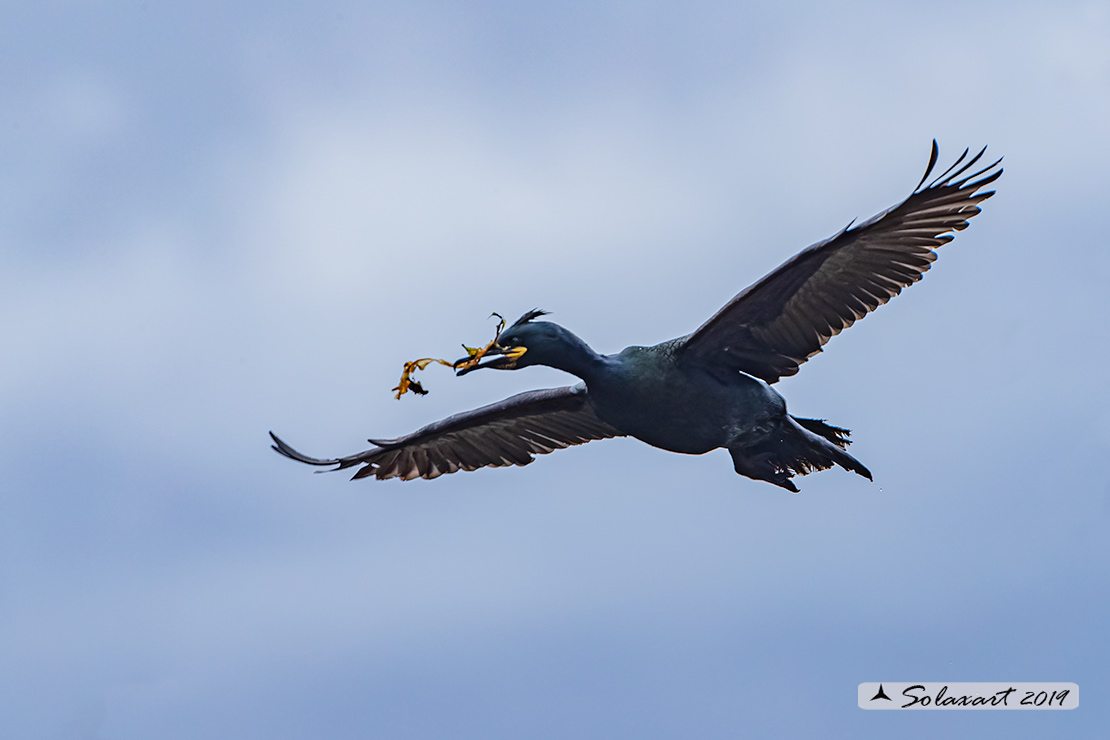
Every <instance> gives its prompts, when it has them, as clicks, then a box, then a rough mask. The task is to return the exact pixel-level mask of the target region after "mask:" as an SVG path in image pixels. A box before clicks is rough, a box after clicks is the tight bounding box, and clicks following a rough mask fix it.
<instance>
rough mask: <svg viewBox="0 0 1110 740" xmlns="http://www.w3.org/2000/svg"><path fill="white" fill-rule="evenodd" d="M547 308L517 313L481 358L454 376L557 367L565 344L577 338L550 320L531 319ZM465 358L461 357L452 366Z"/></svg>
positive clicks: (542, 313) (566, 346)
mask: <svg viewBox="0 0 1110 740" xmlns="http://www.w3.org/2000/svg"><path fill="white" fill-rule="evenodd" d="M546 313H547V311H541V310H539V309H535V310H533V311H529V312H528V313H526V314H524V315H523V316H521V317H520V318H519V319H517V320H516V321H515V322H513V324H512V326H510V327H509V328H508V329H505V331H503V332H501V334H500V335H498V337H497V342H496V344H494V345H493V346H492V347H490V348H489V350H487V351H486V353H485V357H488V358H490V359H488V360H483V361H482V362H480V363H478V364H477V365H472V366H470V367H464V368H461V369H459V370H458V371H457V374H458V375H466V374H467V373H469V372H471V371H472V370H479V369H482V368H492V369H494V370H518V369H520V368H522V367H528V366H529V365H550V366H552V367H558V366H559V365H560V358H561V357H563V356H564V355H565V353H566V351H567V348H568V345H569V344H571V343H573V342H574V341H578V340H577V337H574V335H573V334H571V333H570V332H569V331H567V330H566V329H564V328H563V327H561V326H559V325H558V324H553V323H551V322H550V321H534V319H536V318H538V317H540V316H543V315H544V314H546ZM467 359H469V358H465V357H464V358H462V359H461V360H459V361H458V362H456V363H455V365H456V366H458V365H460V364H462V363H464V362H465V361H466V360H467Z"/></svg>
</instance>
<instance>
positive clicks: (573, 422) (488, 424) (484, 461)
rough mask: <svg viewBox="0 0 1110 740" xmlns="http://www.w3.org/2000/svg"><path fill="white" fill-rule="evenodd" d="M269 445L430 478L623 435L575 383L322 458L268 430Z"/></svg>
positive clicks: (296, 455)
mask: <svg viewBox="0 0 1110 740" xmlns="http://www.w3.org/2000/svg"><path fill="white" fill-rule="evenodd" d="M270 436H271V437H273V440H274V444H273V448H274V449H275V450H276V451H278V452H280V453H281V454H282V455H285V456H286V457H288V458H291V459H293V460H297V461H298V462H303V463H307V464H309V465H335V466H336V467H335V468H334V470H342V469H344V468H350V467H354V466H356V465H362V466H364V467H363V468H361V469H360V470H359V471H358V472H357V473H355V475H354V478H367V477H369V476H371V475H373V476H376V477H377V478H378V479H385V478H401V479H402V480H412V479H413V478H429V479H430V478H437V477H439V476H441V475H443V474H444V473H454V472H455V471H457V470H477V469H478V468H482V467H504V466H506V465H527V464H528V463H530V462H532V460H533V459H534V458H533V455H546V454H547V453H549V452H552V451H553V450H558V449H562V448H564V447H570V446H572V445H580V444H584V443H586V442H590V441H592V440H595V439H606V438H609V437H621V436H624V435H623V434H622V433H621V432H620V431H618V430H617V429H615V428H613V427H611V426H609V425H608V424H606V423H605V422H603V421H602V420H601V419H599V418H598V417H597V414H595V413H594V408H593V404H592V403H591V402H590V398H589V393H588V392H587V391H586V389H585V387H584V386H582V385H577V386H567V387H564V388H551V389H548V390H540V391H528V392H527V393H521V394H518V395H516V396H512V397H510V398H506V399H505V400H504V401H499V402H498V403H493V404H490V405H489V406H483V407H481V408H478V409H474V410H473V411H465V412H463V413H461V414H455V415H454V416H449V417H447V418H446V419H444V420H442V421H437V422H435V423H433V424H429V425H428V426H426V427H424V428H423V429H420V430H418V431H416V432H413V433H412V434H409V435H406V436H404V437H399V438H397V439H391V440H375V439H371V440H369V441H370V443H371V444H374V445H377V446H376V447H374V448H372V449H369V450H367V451H365V452H360V453H358V454H357V455H350V456H349V457H340V458H335V459H331V460H324V459H320V458H315V457H308V456H307V455H303V454H301V453H300V452H297V451H296V450H294V449H293V448H292V447H290V446H289V445H287V444H286V443H285V442H283V441H282V440H281V439H280V438H279V437H278V436H277V435H276V434H274V433H273V432H270Z"/></svg>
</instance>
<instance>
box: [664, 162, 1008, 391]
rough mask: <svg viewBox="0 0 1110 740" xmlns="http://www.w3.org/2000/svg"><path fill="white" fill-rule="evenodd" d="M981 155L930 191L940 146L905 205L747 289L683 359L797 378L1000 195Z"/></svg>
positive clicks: (996, 171) (686, 346)
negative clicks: (830, 343)
mask: <svg viewBox="0 0 1110 740" xmlns="http://www.w3.org/2000/svg"><path fill="white" fill-rule="evenodd" d="M985 151H986V149H985V148H984V150H983V151H981V152H979V153H978V154H977V155H975V156H974V157H972V158H970V159H967V154H968V152H967V151H964V153H963V155H961V156H960V158H959V159H958V160H957V161H956V163H955V164H954V165H952V166H951V167H950V168H948V170H946V171H945V172H944V173H943V174H941V175H940V176H939V177H937V178H936V179H935V180H933V181H932V182H930V183H929V184H928V185H926V184H925V183H926V181H927V180H928V179H929V175H930V174H931V173H932V171H933V167H934V165H936V162H937V143H936V141H934V142H933V150H932V153H931V155H930V157H929V166H928V168H927V169H926V170H925V176H924V177H922V178H921V182H920V183H919V184H918V186H917V188H916V189H915V190H914V192H913V194H911V195H910V197H909V198H907V199H906V200H904V201H902V202H901V203H900V204H898V205H897V206H895V207H893V208H891V209H890V210H888V211H884V212H883V213H880V214H879V215H878V216H875V217H874V218H872V219H870V220H868V221H865V222H864V223H862V224H859V225H858V226H855V227H849V228H845V229H844V230H843V231H841V232H840V233H838V234H836V235H835V236H833V237H831V238H829V239H826V240H825V241H822V242H818V243H817V244H814V245H813V246H811V247H808V248H807V249H805V250H803V251H802V252H800V253H799V254H797V255H795V256H794V257H792V258H791V259H789V260H787V261H786V262H785V263H784V264H782V265H781V266H780V267H778V268H777V269H776V270H774V271H773V272H771V273H770V274H769V275H767V276H766V277H764V278H763V279H762V280H760V281H759V282H757V283H755V284H754V285H752V286H751V287H750V288H748V289H746V290H744V291H742V292H741V293H740V294H739V295H737V296H736V297H735V298H733V299H732V300H731V301H729V302H728V303H727V304H726V305H725V307H724V308H722V309H721V310H720V311H718V312H717V313H716V314H715V315H714V316H713V317H712V318H711V319H709V321H707V322H705V323H704V324H703V325H702V326H701V328H699V329H698V330H697V331H695V332H694V333H693V334H691V335H689V336H688V337H686V338H685V341H684V342H683V343H682V345H681V346H680V348H679V353H680V357H683V358H686V359H687V360H695V361H698V362H701V363H704V364H709V365H712V366H717V367H723V368H726V369H728V370H740V371H743V372H745V373H748V374H750V375H754V376H756V377H759V378H762V379H763V380H765V381H767V382H768V383H774V382H775V381H777V380H778V379H779V378H780V377H783V376H785V375H793V374H794V373H796V372H798V366H799V365H801V364H802V363H803V362H805V361H806V360H808V359H809V358H810V357H813V355H815V354H817V353H818V352H820V351H821V347H822V345H824V344H825V342H827V341H829V339H830V338H831V337H833V336H835V335H836V334H838V333H840V332H841V331H842V330H843V329H845V328H847V327H849V326H851V325H852V324H853V323H855V322H856V321H857V320H859V319H862V318H863V317H864V316H865V315H866V314H867V313H868V312H870V311H873V310H875V309H876V308H877V307H878V306H880V305H882V304H883V303H886V302H887V301H888V300H890V299H891V298H893V297H894V296H896V295H898V294H899V293H900V292H901V291H902V289H903V288H905V287H906V286H908V285H910V284H912V283H914V282H916V281H918V280H920V279H921V276H922V274H923V273H924V272H925V271H926V270H928V269H929V266H930V264H931V263H932V262H933V260H935V259H936V258H937V255H936V251H935V250H936V249H937V247H939V246H941V245H942V244H945V243H947V242H948V241H949V240H951V239H952V232H953V231H960V230H961V229H964V228H966V227H967V221H968V219H969V218H971V217H972V216H974V215H975V214H977V213H979V204H980V203H982V202H983V201H984V200H986V199H987V198H989V197H991V196H992V195H994V191H993V190H991V191H986V192H980V190H982V188H984V187H986V186H987V185H990V184H991V183H992V182H994V181H995V180H997V179H998V176H999V175H1001V174H1002V170H1001V169H1000V168H998V164H999V162H1000V161H1001V160H999V162H994V163H993V164H990V165H988V166H986V167H983V168H982V169H979V170H973V168H974V167H975V165H976V163H977V162H978V161H979V160H980V158H981V157H982V156H983V152H985ZM965 160H966V161H965ZM969 170H970V171H971V174H968V172H969Z"/></svg>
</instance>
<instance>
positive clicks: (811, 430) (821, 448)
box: [789, 416, 873, 480]
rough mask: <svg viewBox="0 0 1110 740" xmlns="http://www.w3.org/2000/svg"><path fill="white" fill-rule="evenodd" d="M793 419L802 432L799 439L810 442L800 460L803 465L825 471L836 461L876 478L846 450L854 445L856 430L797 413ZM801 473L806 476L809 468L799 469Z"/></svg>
mask: <svg viewBox="0 0 1110 740" xmlns="http://www.w3.org/2000/svg"><path fill="white" fill-rule="evenodd" d="M789 418H790V420H792V421H794V422H796V426H795V430H796V431H797V432H799V433H800V435H801V439H800V440H798V441H802V440H804V441H805V443H806V447H807V449H806V450H805V452H804V454H802V455H801V456H800V457H801V459H800V460H799V462H801V463H802V464H803V465H805V464H806V463H808V464H809V465H810V466H811V467H812V469H815V470H824V469H826V468H831V467H832V464H833V463H836V464H837V465H839V466H840V467H842V468H844V469H845V470H851V471H852V472H853V473H858V474H859V475H862V476H863V477H864V478H866V479H867V480H873V478H872V477H871V471H870V470H868V469H867V468H866V467H864V465H863V463H861V462H860V461H859V460H857V459H856V458H854V457H852V456H851V455H849V454H848V453H847V452H845V451H844V450H845V449H847V447H848V445H850V444H852V440H850V439H849V437H850V436H851V434H852V433H851V432H850V431H849V430H847V429H842V428H840V427H834V426H833V425H832V424H826V423H825V421H824V420H823V419H799V418H798V417H796V416H791V417H789ZM830 443H831V444H830ZM792 467H793V466H792ZM798 472H799V473H801V474H802V475H805V474H806V473H808V472H809V470H798Z"/></svg>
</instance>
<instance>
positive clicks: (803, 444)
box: [270, 141, 1002, 492]
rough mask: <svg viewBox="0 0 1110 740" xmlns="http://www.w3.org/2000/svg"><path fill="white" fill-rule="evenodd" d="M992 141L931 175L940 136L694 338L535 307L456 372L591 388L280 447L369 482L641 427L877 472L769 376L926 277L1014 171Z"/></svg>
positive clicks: (508, 458)
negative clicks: (635, 333)
mask: <svg viewBox="0 0 1110 740" xmlns="http://www.w3.org/2000/svg"><path fill="white" fill-rule="evenodd" d="M985 151H986V149H985V148H984V149H983V151H980V152H979V153H978V154H977V155H975V156H974V157H971V158H970V159H968V158H967V155H968V151H966V150H965V151H964V153H963V154H962V155H961V156H960V158H959V159H958V160H957V161H956V163H955V164H953V165H952V166H951V167H949V168H948V170H946V171H945V172H944V173H942V174H941V175H939V176H938V177H936V178H935V179H933V180H932V181H931V182H929V183H928V184H926V181H928V180H929V176H930V175H931V174H932V172H933V168H934V166H935V165H936V161H937V145H936V142H935V141H934V142H933V149H932V154H931V156H930V158H929V166H928V168H927V169H926V170H925V175H924V176H923V177H922V178H921V182H920V183H918V186H917V188H915V189H914V192H913V193H912V194H911V195H910V197H909V198H907V199H906V200H904V201H903V202H902V203H900V204H899V205H897V206H895V207H893V208H891V209H890V210H888V211H885V212H884V213H880V214H879V215H877V216H875V217H874V218H872V219H870V220H869V221H865V222H864V223H862V224H859V225H858V226H854V227H853V226H851V225H849V226H848V227H846V228H845V229H843V230H842V231H840V232H839V233H838V234H836V235H834V236H832V237H831V238H829V239H826V240H825V241H822V242H818V243H817V244H814V245H813V246H811V247H808V248H807V249H804V250H802V251H801V252H800V253H799V254H797V255H795V256H794V257H793V258H791V259H790V260H788V261H786V262H785V263H784V264H783V265H782V266H780V267H779V268H778V269H776V270H774V271H773V272H771V273H770V274H769V275H767V276H766V277H764V278H763V279H762V280H760V281H759V282H757V283H755V284H754V285H752V286H751V287H749V288H748V289H747V290H744V291H743V292H741V293H740V294H739V295H737V296H736V297H735V298H733V299H732V300H731V301H729V302H728V303H727V304H726V305H725V306H724V308H722V309H721V310H720V311H718V312H717V313H716V315H714V316H713V317H712V318H710V319H709V320H708V321H707V322H705V323H704V324H703V325H702V326H701V327H700V328H698V329H697V330H696V331H695V332H694V333H692V334H688V335H686V336H684V337H679V338H678V339H672V340H671V341H669V342H663V343H662V344H657V345H655V346H654V347H628V348H627V349H625V350H624V351H622V352H620V353H619V354H616V355H599V354H598V353H597V352H594V351H593V350H592V349H590V347H589V346H588V345H587V344H586V343H585V342H583V341H582V340H581V339H579V338H578V337H577V336H575V335H574V334H572V333H571V332H569V331H568V330H566V329H564V328H563V327H561V326H559V325H558V324H554V323H551V322H548V321H538V320H537V319H538V318H539V317H540V316H541V315H543V314H544V313H545V312H544V311H539V310H536V311H530V312H528V313H526V314H525V315H524V316H522V317H521V318H520V319H519V320H517V321H516V322H515V323H514V324H513V325H512V326H510V327H509V328H508V329H506V330H505V331H504V332H503V333H502V334H501V335H500V336H499V337H498V339H497V345H496V346H494V347H493V349H492V350H490V352H489V353H488V355H490V356H492V359H489V360H486V361H484V362H482V363H481V364H479V365H478V366H477V367H472V368H467V369H464V370H459V371H458V374H459V375H463V374H465V373H467V372H471V371H472V370H474V369H479V368H495V369H501V370H516V369H519V368H522V367H527V366H529V365H548V366H550V367H554V368H558V369H560V370H565V371H566V372H568V373H571V374H572V375H576V376H578V377H579V378H581V380H582V381H583V382H581V383H578V384H577V385H574V386H568V387H565V388H552V389H549V390H539V391H530V392H528V393H521V394H519V395H516V396H513V397H511V398H507V399H505V400H504V401H500V402H499V403H495V404H491V405H489V406H484V407H482V408H479V409H475V410H473V411H467V412H464V413H461V414H456V415H455V416H451V417H448V418H447V419H444V420H442V421H438V422H435V423H434V424H429V425H428V426H426V427H424V428H423V429H420V430H419V431H417V432H414V433H412V434H409V435H407V436H404V437H399V438H397V439H390V440H374V439H372V440H370V443H371V444H373V445H376V446H375V447H373V448H372V449H369V450H367V451H366V452H360V453H358V454H357V455H351V456H350V457H342V458H336V459H331V460H322V459H317V458H313V457H307V456H306V455H302V454H301V453H300V452H297V451H296V450H294V449H293V448H292V447H290V446H289V445H287V444H285V442H283V441H282V440H281V439H279V438H278V437H277V436H276V435H274V434H273V432H271V433H270V436H271V437H273V440H274V449H275V450H277V451H278V452H280V453H281V454H283V455H285V456H286V457H289V458H292V459H294V460H298V461H300V462H303V463H308V464H310V465H328V466H332V465H334V466H336V468H335V469H336V470H340V469H343V468H350V467H354V466H358V465H361V466H363V467H362V468H361V469H360V470H359V471H358V472H356V473H355V475H354V477H355V478H366V477H369V476H371V475H373V476H376V477H377V478H395V477H396V478H402V479H404V480H409V479H412V478H417V477H421V478H435V477H438V476H440V475H443V474H444V473H454V472H455V471H457V470H476V469H478V468H481V467H501V466H505V465H527V464H528V463H530V462H532V460H533V455H542V454H546V453H548V452H551V451H552V450H556V449H561V448H563V447H568V446H570V445H577V444H582V443H584V442H589V441H591V440H595V439H605V438H607V437H620V436H625V435H628V436H632V437H636V438H637V439H640V440H643V441H644V442H647V443H648V444H650V445H653V446H655V447H661V448H663V449H664V450H671V451H673V452H683V453H687V454H692V455H698V454H702V453H705V452H709V451H710V450H715V449H717V448H719V447H723V448H726V449H727V450H728V451H729V453H730V454H731V455H732V460H733V463H734V466H735V468H736V472H737V473H740V474H741V475H746V476H748V477H749V478H754V479H756V480H763V481H767V482H769V483H773V484H775V485H776V486H781V487H782V488H785V489H787V490H789V491H794V492H797V490H798V489H797V487H796V486H795V485H794V483H793V481H791V480H790V479H791V478H792V477H793V476H795V475H805V474H807V473H809V472H811V471H814V470H825V469H826V468H831V467H832V466H833V465H839V466H841V467H843V468H845V469H847V470H851V471H853V472H856V473H858V474H860V475H862V476H864V477H865V478H868V479H870V478H871V473H870V472H869V471H868V470H867V468H865V467H864V466H863V465H862V464H861V463H860V462H859V461H858V460H856V459H855V458H854V457H852V456H851V455H849V454H848V453H847V452H845V448H846V447H847V446H848V444H849V440H848V430H846V429H841V428H839V427H834V426H831V425H829V424H826V423H825V422H823V421H819V420H816V419H802V418H798V417H795V416H791V415H790V414H788V413H787V411H786V402H785V401H784V400H783V398H782V396H780V395H779V394H778V393H777V392H775V390H774V389H773V388H771V384H773V383H775V382H776V381H777V380H778V379H779V378H781V377H784V376H787V375H793V374H794V373H796V372H798V367H799V366H800V365H801V364H802V363H803V362H805V361H806V360H808V359H809V358H810V357H813V355H815V354H817V353H818V352H820V351H821V347H822V345H824V344H825V342H827V341H828V340H829V339H830V338H831V337H833V336H835V335H836V334H838V333H839V332H840V331H842V330H843V329H845V328H847V327H849V326H851V325H852V324H853V323H854V322H855V321H856V320H857V319H861V318H863V317H864V316H865V315H866V314H867V313H868V312H869V311H872V310H874V309H875V308H877V307H878V306H880V305H882V304H883V303H886V302H887V301H888V300H890V299H891V298H893V297H894V296H896V295H898V293H900V292H901V291H902V288H904V287H906V286H908V285H910V284H911V283H914V282H917V281H918V280H920V279H921V276H922V274H923V273H924V272H925V271H926V270H928V269H929V267H930V264H931V263H932V262H933V260H935V259H936V252H935V251H934V250H935V249H936V248H937V247H939V246H940V245H942V244H944V243H946V242H948V241H950V240H951V239H952V237H953V235H952V233H951V232H953V231H959V230H961V229H964V228H965V227H966V226H967V221H968V219H969V218H971V217H972V216H974V215H975V214H977V213H979V207H978V204H979V203H982V202H983V201H984V200H986V199H987V198H989V197H991V196H992V195H993V194H994V192H993V191H987V192H980V190H981V189H982V188H984V187H985V186H987V185H989V184H991V183H993V182H994V181H995V180H997V179H998V177H999V176H1000V175H1001V174H1002V169H1001V168H1000V167H998V165H999V162H1001V160H998V161H996V162H994V163H993V164H991V165H988V166H986V167H983V168H981V169H978V170H975V165H976V164H977V163H978V162H979V160H980V159H981V158H982V156H983V154H984V152H985ZM969 171H971V174H967V173H968V172H969ZM461 362H462V360H460V363H461ZM457 364H458V363H457Z"/></svg>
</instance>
